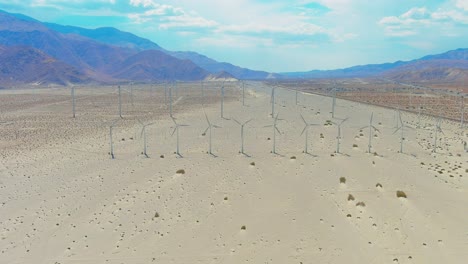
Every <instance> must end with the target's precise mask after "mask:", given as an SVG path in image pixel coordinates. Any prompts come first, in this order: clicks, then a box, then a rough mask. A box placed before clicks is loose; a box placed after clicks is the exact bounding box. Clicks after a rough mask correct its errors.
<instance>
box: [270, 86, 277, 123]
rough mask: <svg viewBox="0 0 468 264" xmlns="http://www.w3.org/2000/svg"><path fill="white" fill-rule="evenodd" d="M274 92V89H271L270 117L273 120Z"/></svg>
mask: <svg viewBox="0 0 468 264" xmlns="http://www.w3.org/2000/svg"><path fill="white" fill-rule="evenodd" d="M275 90H276V87H273V88H272V89H271V117H272V118H275Z"/></svg>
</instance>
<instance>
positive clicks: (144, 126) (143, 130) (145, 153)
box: [137, 119, 156, 158]
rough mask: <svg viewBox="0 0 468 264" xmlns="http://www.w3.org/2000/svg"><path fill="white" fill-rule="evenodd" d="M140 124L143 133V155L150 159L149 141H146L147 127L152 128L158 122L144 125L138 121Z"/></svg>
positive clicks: (141, 133)
mask: <svg viewBox="0 0 468 264" xmlns="http://www.w3.org/2000/svg"><path fill="white" fill-rule="evenodd" d="M137 120H138V122H139V123H140V125H141V126H142V128H141V132H140V137H143V152H142V153H143V155H145V157H147V158H148V153H147V151H146V150H147V143H146V142H147V141H146V127H148V126H151V125H153V124H155V123H156V122H152V123H149V124H144V123H143V122H142V121H141V120H140V119H137Z"/></svg>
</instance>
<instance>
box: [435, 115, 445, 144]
mask: <svg viewBox="0 0 468 264" xmlns="http://www.w3.org/2000/svg"><path fill="white" fill-rule="evenodd" d="M441 121H442V118H441V117H440V116H439V117H438V118H437V119H436V124H435V127H434V148H433V149H432V152H434V153H436V152H437V140H438V136H439V132H440V133H442V134H443V135H445V133H444V131H442V127H441Z"/></svg>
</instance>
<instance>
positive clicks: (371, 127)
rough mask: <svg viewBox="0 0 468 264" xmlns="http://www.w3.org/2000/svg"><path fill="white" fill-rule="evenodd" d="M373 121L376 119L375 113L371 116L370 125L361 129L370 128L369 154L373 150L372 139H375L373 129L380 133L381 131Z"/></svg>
mask: <svg viewBox="0 0 468 264" xmlns="http://www.w3.org/2000/svg"><path fill="white" fill-rule="evenodd" d="M373 119H374V112H372V114H371V116H370V120H369V125H368V126H365V127H362V128H361V129H364V128H369V144H368V145H367V147H368V152H369V153H371V149H372V137H373V133H372V129H374V130H375V131H377V132H379V133H380V131H379V130H378V129H377V128H376V127H375V126H374V125H373V124H372V120H373Z"/></svg>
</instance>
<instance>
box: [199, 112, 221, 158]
mask: <svg viewBox="0 0 468 264" xmlns="http://www.w3.org/2000/svg"><path fill="white" fill-rule="evenodd" d="M205 118H206V122H207V123H208V127H207V128H206V130H205V132H203V134H204V135H206V132H207V131H209V132H210V135H209V137H210V139H209V149H208V153H209V154H211V155H212V156H214V154H213V152H212V151H211V145H212V144H211V129H212V128H213V127H214V128H221V127H220V126H217V125H215V124H212V123H211V122H210V120H209V119H208V116H207V115H206V113H205Z"/></svg>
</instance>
